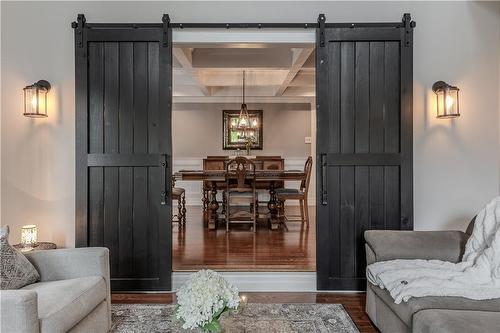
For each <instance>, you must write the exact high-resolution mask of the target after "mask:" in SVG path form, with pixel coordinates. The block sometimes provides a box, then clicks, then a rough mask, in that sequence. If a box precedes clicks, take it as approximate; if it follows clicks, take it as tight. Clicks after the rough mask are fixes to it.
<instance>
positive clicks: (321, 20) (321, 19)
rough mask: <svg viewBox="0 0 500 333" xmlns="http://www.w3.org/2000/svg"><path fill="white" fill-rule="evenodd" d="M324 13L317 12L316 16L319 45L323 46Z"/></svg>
mask: <svg viewBox="0 0 500 333" xmlns="http://www.w3.org/2000/svg"><path fill="white" fill-rule="evenodd" d="M325 22H326V17H325V14H319V16H318V26H319V46H320V47H324V46H325Z"/></svg>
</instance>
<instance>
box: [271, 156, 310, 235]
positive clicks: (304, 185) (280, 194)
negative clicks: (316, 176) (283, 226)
mask: <svg viewBox="0 0 500 333" xmlns="http://www.w3.org/2000/svg"><path fill="white" fill-rule="evenodd" d="M311 171H312V157H311V156H309V157H308V158H307V160H306V163H305V165H304V178H303V179H302V181H301V182H300V188H298V189H296V188H278V189H276V190H275V193H276V199H277V200H278V221H281V219H282V218H283V219H284V221H301V222H302V223H304V222H305V223H306V224H308V225H309V207H308V203H307V196H308V193H309V183H310V181H311ZM286 200H298V201H299V206H300V215H289V216H287V215H286V214H285V201H286ZM289 217H300V220H297V219H295V220H292V219H290V218H289Z"/></svg>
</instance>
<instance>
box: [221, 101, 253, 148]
mask: <svg viewBox="0 0 500 333" xmlns="http://www.w3.org/2000/svg"><path fill="white" fill-rule="evenodd" d="M239 115H240V110H222V148H223V149H224V150H234V149H241V150H244V149H246V147H245V140H244V139H241V138H240V137H239V136H238V131H237V130H234V129H232V126H231V124H235V123H236V122H237V121H238V117H239ZM248 115H249V117H250V121H252V120H253V119H256V120H257V124H258V130H257V131H255V143H254V145H253V147H252V149H257V150H262V147H263V136H262V118H263V117H262V110H248Z"/></svg>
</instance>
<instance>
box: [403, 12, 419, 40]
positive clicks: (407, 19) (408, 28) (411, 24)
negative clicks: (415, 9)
mask: <svg viewBox="0 0 500 333" xmlns="http://www.w3.org/2000/svg"><path fill="white" fill-rule="evenodd" d="M403 24H404V28H405V35H404V43H405V47H410V46H412V44H413V28H415V27H416V26H417V24H416V23H415V21H412V20H411V15H410V14H409V13H405V14H404V15H403Z"/></svg>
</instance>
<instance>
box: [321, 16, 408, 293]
mask: <svg viewBox="0 0 500 333" xmlns="http://www.w3.org/2000/svg"><path fill="white" fill-rule="evenodd" d="M405 22H406V21H405ZM405 24H409V22H407V23H405ZM319 29H321V28H319ZM397 29H399V30H397ZM407 29H408V27H405V25H404V24H401V23H395V24H394V26H381V25H379V26H372V27H357V26H356V25H353V27H351V28H345V27H339V26H335V25H331V26H328V25H327V26H326V27H325V28H324V34H322V33H321V31H318V33H317V38H318V42H317V44H316V57H317V61H316V63H317V66H316V82H317V87H316V99H317V101H316V105H317V129H318V130H317V143H316V147H317V152H316V153H317V159H316V160H317V161H318V164H319V167H318V170H317V181H318V186H317V191H318V192H317V198H321V200H319V201H318V205H317V235H318V237H317V256H318V260H317V287H318V289H319V290H362V289H365V288H366V279H365V268H366V259H365V255H366V254H365V248H364V244H365V242H364V237H363V233H364V232H365V231H366V230H370V229H382V230H384V229H396V230H398V229H408V228H409V226H411V222H409V221H412V220H413V219H412V212H413V210H412V205H411V202H410V200H409V199H408V198H411V197H412V186H411V184H412V177H413V176H412V173H411V164H412V160H411V156H412V154H411V149H412V147H411V145H410V144H409V142H411V140H412V130H411V117H410V115H411V112H412V110H411V103H409V100H410V99H411V89H409V88H410V87H411V84H412V82H411V80H410V79H411V75H409V73H410V67H411V62H412V59H411V49H412V44H411V42H410V43H409V44H408V43H406V39H408V38H409V39H410V40H411V35H412V31H411V29H410V30H407ZM407 31H408V32H407ZM322 36H324V46H322V43H321V40H320V39H321V38H322ZM398 36H399V39H398ZM407 49H409V50H407ZM402 101H404V103H402ZM325 123H326V124H325ZM403 128H404V130H402V129H403ZM325 160H326V162H325V163H321V161H325ZM403 171H404V172H403ZM325 175H326V177H325ZM325 257H328V260H325V259H324V258H325Z"/></svg>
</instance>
